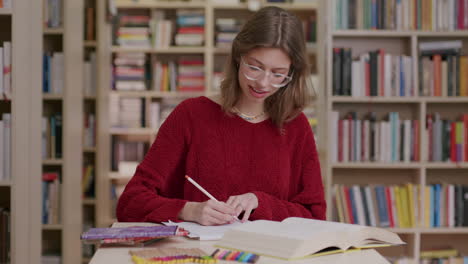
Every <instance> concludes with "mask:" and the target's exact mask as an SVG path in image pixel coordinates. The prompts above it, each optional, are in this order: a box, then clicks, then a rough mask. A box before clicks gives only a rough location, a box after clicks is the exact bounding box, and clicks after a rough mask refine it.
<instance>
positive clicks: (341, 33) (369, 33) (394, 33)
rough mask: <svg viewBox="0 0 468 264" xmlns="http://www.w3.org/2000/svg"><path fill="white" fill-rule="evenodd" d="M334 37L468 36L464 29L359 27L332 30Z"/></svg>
mask: <svg viewBox="0 0 468 264" xmlns="http://www.w3.org/2000/svg"><path fill="white" fill-rule="evenodd" d="M332 36H334V37H384V38H395V37H411V36H417V37H468V30H466V31H461V30H458V31H449V32H439V31H398V30H361V29H349V30H335V31H333V32H332Z"/></svg>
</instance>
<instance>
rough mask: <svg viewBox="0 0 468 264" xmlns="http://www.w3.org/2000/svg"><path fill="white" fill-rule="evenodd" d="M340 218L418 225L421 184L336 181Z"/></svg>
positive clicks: (386, 224)
mask: <svg viewBox="0 0 468 264" xmlns="http://www.w3.org/2000/svg"><path fill="white" fill-rule="evenodd" d="M333 193H334V202H335V206H336V209H337V220H338V221H340V222H343V223H350V224H359V225H369V226H378V227H401V228H410V227H415V226H417V220H418V219H419V217H418V212H419V211H418V210H419V209H418V208H419V207H418V203H417V201H418V193H419V192H418V188H417V186H416V185H413V184H411V183H408V184H406V185H392V186H384V185H371V186H359V185H352V186H345V185H334V186H333Z"/></svg>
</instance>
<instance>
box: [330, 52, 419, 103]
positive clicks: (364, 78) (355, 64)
mask: <svg viewBox="0 0 468 264" xmlns="http://www.w3.org/2000/svg"><path fill="white" fill-rule="evenodd" d="M412 65H413V59H412V58H411V57H409V56H405V55H401V56H397V55H390V54H387V53H386V52H385V50H384V49H379V50H375V51H370V52H368V53H363V54H360V55H359V56H358V57H357V58H356V59H353V57H352V49H351V48H334V49H333V95H346V96H415V95H416V94H417V92H416V90H415V87H414V81H413V68H412Z"/></svg>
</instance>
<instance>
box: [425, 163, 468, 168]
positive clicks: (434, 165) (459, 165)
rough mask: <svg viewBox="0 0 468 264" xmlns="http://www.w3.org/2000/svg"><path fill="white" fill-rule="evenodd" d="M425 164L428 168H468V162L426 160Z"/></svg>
mask: <svg viewBox="0 0 468 264" xmlns="http://www.w3.org/2000/svg"><path fill="white" fill-rule="evenodd" d="M423 165H424V167H426V168H427V169H468V162H461V163H454V162H426V163H424V164H423Z"/></svg>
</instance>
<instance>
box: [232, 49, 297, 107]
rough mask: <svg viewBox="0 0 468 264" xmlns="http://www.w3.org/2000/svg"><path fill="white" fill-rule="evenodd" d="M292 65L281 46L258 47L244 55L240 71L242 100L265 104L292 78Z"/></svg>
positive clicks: (240, 63)
mask: <svg viewBox="0 0 468 264" xmlns="http://www.w3.org/2000/svg"><path fill="white" fill-rule="evenodd" d="M290 67H291V59H290V58H289V56H288V54H287V53H285V52H284V51H283V50H281V49H279V48H256V49H253V50H251V51H250V52H248V53H247V54H245V55H244V56H242V57H241V60H240V62H239V73H238V78H239V84H240V87H241V89H242V98H241V100H243V101H247V102H254V103H261V104H263V103H264V101H265V99H266V98H268V97H269V96H271V95H273V94H274V93H275V92H277V91H278V89H281V88H278V86H280V85H279V84H281V83H282V82H285V81H286V80H287V79H289V78H290V77H288V73H289V69H290Z"/></svg>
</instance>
